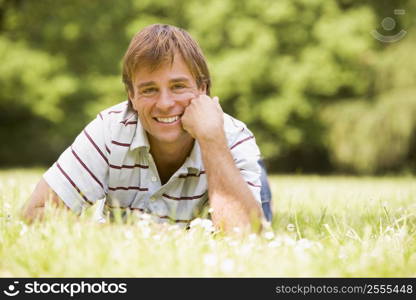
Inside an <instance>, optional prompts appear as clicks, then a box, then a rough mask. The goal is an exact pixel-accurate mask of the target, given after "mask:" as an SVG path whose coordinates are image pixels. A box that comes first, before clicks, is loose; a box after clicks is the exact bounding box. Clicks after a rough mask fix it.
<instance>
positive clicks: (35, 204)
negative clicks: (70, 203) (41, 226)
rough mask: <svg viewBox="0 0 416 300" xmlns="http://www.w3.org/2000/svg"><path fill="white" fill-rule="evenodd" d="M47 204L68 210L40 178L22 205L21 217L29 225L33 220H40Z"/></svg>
mask: <svg viewBox="0 0 416 300" xmlns="http://www.w3.org/2000/svg"><path fill="white" fill-rule="evenodd" d="M47 203H50V204H52V205H54V206H56V207H65V208H67V209H69V208H68V207H67V206H66V205H65V204H64V202H63V201H62V200H61V199H60V198H59V197H58V195H57V194H56V193H55V192H54V191H53V190H52V189H51V188H50V187H49V185H48V184H47V183H46V181H45V180H44V179H43V178H42V179H41V180H40V181H39V183H38V184H37V185H36V187H35V190H34V191H33V193H32V195H31V196H30V199H29V200H28V201H27V202H26V204H25V205H24V207H23V209H22V212H21V216H22V217H23V219H25V220H26V221H27V222H29V223H32V222H33V221H35V220H42V219H43V216H44V213H45V206H46V204H47Z"/></svg>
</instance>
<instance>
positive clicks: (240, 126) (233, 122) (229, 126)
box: [224, 113, 248, 135]
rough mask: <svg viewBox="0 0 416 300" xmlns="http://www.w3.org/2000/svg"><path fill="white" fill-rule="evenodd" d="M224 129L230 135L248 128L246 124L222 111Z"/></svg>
mask: <svg viewBox="0 0 416 300" xmlns="http://www.w3.org/2000/svg"><path fill="white" fill-rule="evenodd" d="M224 130H225V132H226V133H227V135H228V134H230V135H236V134H237V135H238V134H241V133H242V132H244V131H246V130H248V128H247V125H246V124H245V123H244V122H243V121H240V120H238V119H236V118H234V117H232V116H230V115H229V114H226V113H224Z"/></svg>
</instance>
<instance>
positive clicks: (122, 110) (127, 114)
mask: <svg viewBox="0 0 416 300" xmlns="http://www.w3.org/2000/svg"><path fill="white" fill-rule="evenodd" d="M98 116H99V118H101V119H102V120H104V121H106V122H109V123H117V124H125V123H126V122H132V121H136V118H135V116H136V114H135V111H134V110H133V109H132V108H131V107H130V105H129V102H128V101H123V102H120V103H117V104H115V105H113V106H111V107H108V108H106V109H104V110H102V111H101V112H99V113H98ZM133 119H134V120H133Z"/></svg>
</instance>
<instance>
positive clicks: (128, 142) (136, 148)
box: [44, 101, 261, 222]
mask: <svg viewBox="0 0 416 300" xmlns="http://www.w3.org/2000/svg"><path fill="white" fill-rule="evenodd" d="M127 103H128V102H127V101H125V102H123V103H120V104H117V105H114V106H113V107H110V108H108V109H106V110H104V111H102V112H100V113H98V115H97V116H96V117H95V118H94V119H93V120H92V121H91V123H89V124H88V125H87V126H86V127H85V129H84V130H83V131H82V132H81V134H80V135H79V136H78V137H77V139H76V140H75V141H74V143H73V145H72V147H71V146H70V147H69V148H68V149H67V150H66V151H65V152H64V153H62V155H61V157H60V158H59V160H58V162H59V165H58V164H54V165H53V166H52V167H51V168H50V169H49V170H48V171H47V173H45V175H44V178H45V180H46V181H47V182H48V184H49V185H50V187H51V188H52V189H53V190H54V191H55V192H56V193H57V194H58V195H59V197H61V199H63V200H64V201H65V203H67V204H68V206H69V207H71V208H72V209H73V210H74V211H77V212H80V210H82V208H83V207H84V206H85V203H89V204H92V203H94V202H96V201H97V200H101V199H103V198H104V201H106V200H107V202H111V201H112V199H114V200H115V199H117V202H118V203H123V206H127V207H146V208H148V209H149V211H150V213H151V214H153V215H155V216H157V217H158V218H160V219H164V218H165V219H169V220H172V221H177V222H190V221H191V220H192V219H194V218H196V217H198V211H200V209H201V208H202V207H204V206H205V205H207V204H208V201H207V200H208V178H207V177H206V176H204V175H206V174H207V172H208V170H206V169H205V168H204V164H203V161H202V153H201V146H200V145H199V143H198V141H196V142H195V144H194V148H193V149H192V151H191V153H190V154H189V159H187V160H186V161H185V162H184V163H183V165H182V166H180V167H179V168H178V169H177V171H176V172H175V174H174V176H173V177H172V178H170V179H169V180H168V181H167V182H166V183H165V184H162V183H161V181H160V179H159V178H160V176H159V174H158V169H157V166H156V165H155V162H154V159H153V158H152V156H151V155H150V152H149V151H148V150H149V149H150V145H149V141H148V137H147V133H146V131H145V129H144V128H143V126H142V124H141V123H140V119H139V118H138V115H137V112H136V111H134V110H133V109H132V107H131V106H129V105H128V104H127ZM224 131H225V132H226V138H227V142H228V145H232V146H231V147H229V149H230V148H231V150H232V151H231V154H232V156H233V160H234V162H235V164H236V167H237V168H238V169H239V170H240V174H241V176H242V177H243V179H244V181H245V182H247V184H248V186H249V187H250V191H251V192H252V193H253V195H254V197H255V198H256V200H257V201H258V202H259V203H260V202H261V201H260V188H259V187H260V167H259V166H258V164H257V159H258V157H259V155H260V152H259V150H258V147H257V145H256V143H255V139H254V137H253V134H252V133H251V132H250V130H248V129H247V127H246V126H245V124H244V123H243V122H241V121H239V120H237V119H234V118H232V117H230V116H229V115H227V114H224ZM242 143H245V144H244V146H243V147H238V146H239V145H241V144H242ZM93 148H94V149H93ZM145 149H147V151H141V150H145ZM86 173H88V174H86ZM81 180H82V182H81ZM77 185H78V186H77ZM81 190H82V191H84V192H86V195H84V194H83V193H82V192H81ZM151 199H152V200H151ZM153 200H154V201H153ZM181 201H184V202H183V203H181ZM185 201H186V202H185ZM104 203H105V202H104ZM150 203H152V205H150ZM110 204H111V203H110ZM102 208H103V207H101V206H100V209H102ZM173 213H174V214H173ZM166 214H167V216H165V215H166ZM176 218H180V219H182V220H174V219H176ZM184 219H187V220H184Z"/></svg>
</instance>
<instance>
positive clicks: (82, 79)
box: [0, 0, 416, 175]
mask: <svg viewBox="0 0 416 300" xmlns="http://www.w3.org/2000/svg"><path fill="white" fill-rule="evenodd" d="M415 21H416V1H414V0H413V1H412V0H394V1H393V0H390V1H381V0H245V1H241V0H228V1H224V0H213V1H197V0H179V1H162V0H124V1H107V0H101V1H98V0H89V1H87V0H60V1H56V0H36V1H35V0H0V59H1V62H0V139H1V146H0V167H29V166H43V167H47V166H49V165H50V164H51V163H52V162H54V161H55V160H56V159H57V157H58V155H59V154H60V153H61V152H62V151H63V150H64V149H65V148H66V147H67V146H69V144H70V143H72V141H73V139H74V138H75V136H76V135H77V134H78V133H79V132H80V131H81V129H82V128H83V127H84V126H85V125H86V124H87V123H88V122H89V121H90V120H91V119H92V118H94V117H95V116H96V114H97V113H98V112H99V111H100V110H102V109H104V108H106V107H108V106H111V105H114V104H116V103H119V102H121V101H124V100H126V95H125V91H124V86H123V85H122V82H121V75H120V74H121V59H122V57H123V55H124V52H125V50H126V49H127V46H128V44H129V41H130V39H131V38H132V36H133V35H134V34H135V33H136V32H137V31H139V30H140V29H142V28H143V27H145V26H147V25H150V24H153V23H168V24H173V25H176V26H179V27H182V28H184V29H186V30H188V31H189V32H190V33H191V35H192V36H193V37H194V38H195V39H196V40H197V41H198V42H199V44H200V46H201V47H202V49H203V51H204V53H205V55H206V57H207V60H208V65H209V67H210V71H211V75H212V80H213V89H212V95H218V96H219V97H220V99H221V104H222V106H223V109H224V111H225V112H227V113H229V114H231V115H233V116H235V117H237V118H238V119H241V120H242V121H244V122H246V124H247V125H248V126H249V128H250V129H251V130H252V131H253V132H254V134H255V136H256V139H257V142H258V144H259V146H260V148H261V150H262V153H263V156H264V158H265V160H266V164H267V168H268V170H269V172H273V173H321V174H334V173H343V174H360V175H382V174H415V173H416V57H415V54H414V53H416V35H415V34H414V33H415V28H416V24H415Z"/></svg>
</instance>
